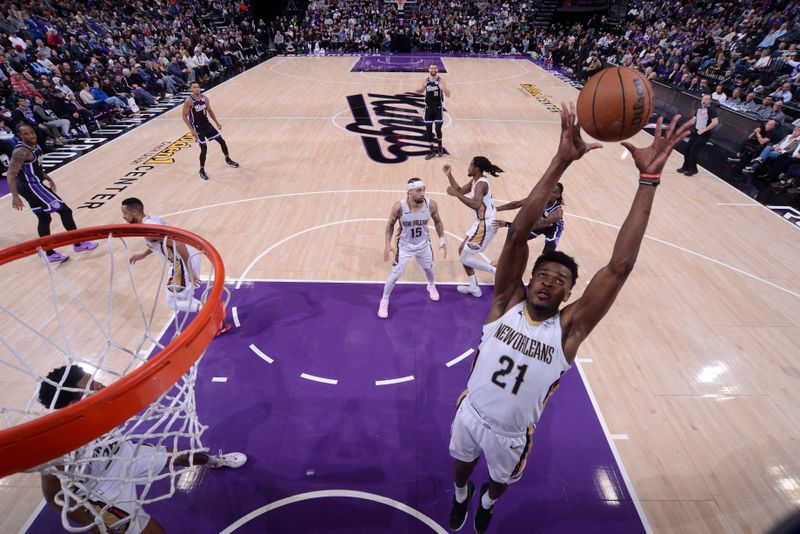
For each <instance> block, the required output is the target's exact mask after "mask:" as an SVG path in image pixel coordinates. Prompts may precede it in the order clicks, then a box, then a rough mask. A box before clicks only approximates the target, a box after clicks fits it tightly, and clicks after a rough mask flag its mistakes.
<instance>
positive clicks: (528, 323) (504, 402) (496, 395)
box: [467, 300, 570, 433]
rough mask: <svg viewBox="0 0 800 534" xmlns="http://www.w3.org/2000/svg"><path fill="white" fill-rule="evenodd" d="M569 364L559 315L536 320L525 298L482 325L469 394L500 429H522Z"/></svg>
mask: <svg viewBox="0 0 800 534" xmlns="http://www.w3.org/2000/svg"><path fill="white" fill-rule="evenodd" d="M569 367H570V365H569V363H567V359H566V357H565V356H564V349H563V348H562V346H561V321H560V317H559V314H558V313H557V314H555V315H554V316H553V317H550V318H549V319H547V320H546V321H544V322H542V323H537V322H535V321H533V320H532V319H531V318H530V316H529V315H528V310H527V307H526V301H525V300H523V301H522V302H520V303H519V304H517V305H516V306H513V307H512V308H511V309H509V310H508V311H507V312H506V313H505V314H504V315H503V316H502V317H500V318H499V319H497V320H496V321H494V322H491V323H489V324H486V325H484V326H483V337H481V342H480V345H479V346H478V356H477V358H476V360H475V363H474V365H473V369H472V374H470V377H469V382H468V383H467V389H468V394H467V398H468V400H469V402H470V403H471V404H472V406H473V407H474V408H475V410H476V411H477V412H478V413H479V414H480V415H481V417H482V418H483V419H484V420H486V421H487V422H489V423H490V424H493V425H496V426H497V428H498V429H500V430H503V431H505V432H514V433H516V432H525V431H526V429H527V428H528V427H529V426H531V425H536V423H537V422H538V421H539V417H541V415H542V410H544V405H545V403H546V402H547V399H548V398H549V397H550V395H552V394H553V393H555V391H556V389H558V384H559V380H560V378H561V375H562V374H563V373H564V372H565V371H566V370H567V369H569Z"/></svg>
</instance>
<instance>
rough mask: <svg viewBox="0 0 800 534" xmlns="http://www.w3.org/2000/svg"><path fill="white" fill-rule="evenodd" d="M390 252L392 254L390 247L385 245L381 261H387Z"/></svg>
mask: <svg viewBox="0 0 800 534" xmlns="http://www.w3.org/2000/svg"><path fill="white" fill-rule="evenodd" d="M391 254H392V249H390V248H389V247H385V248H384V249H383V261H384V262H387V261H389V257H390V256H391Z"/></svg>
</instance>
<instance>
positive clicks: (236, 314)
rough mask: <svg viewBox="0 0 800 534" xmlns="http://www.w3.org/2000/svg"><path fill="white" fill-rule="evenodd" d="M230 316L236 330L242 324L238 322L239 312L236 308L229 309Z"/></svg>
mask: <svg viewBox="0 0 800 534" xmlns="http://www.w3.org/2000/svg"><path fill="white" fill-rule="evenodd" d="M231 315H233V324H235V325H236V328H239V327H240V326H242V324H241V323H240V322H239V311H238V310H237V309H236V306H234V307H233V308H231Z"/></svg>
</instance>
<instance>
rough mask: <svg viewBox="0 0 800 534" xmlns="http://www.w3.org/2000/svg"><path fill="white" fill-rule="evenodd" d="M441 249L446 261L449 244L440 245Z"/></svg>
mask: <svg viewBox="0 0 800 534" xmlns="http://www.w3.org/2000/svg"><path fill="white" fill-rule="evenodd" d="M439 249H441V251H442V259H443V260H446V259H447V244H446V243H442V244H441V245H439Z"/></svg>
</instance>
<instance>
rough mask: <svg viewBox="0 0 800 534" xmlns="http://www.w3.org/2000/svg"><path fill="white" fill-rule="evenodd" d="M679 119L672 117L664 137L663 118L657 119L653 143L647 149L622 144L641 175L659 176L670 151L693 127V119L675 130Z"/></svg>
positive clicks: (678, 116) (678, 117) (676, 116)
mask: <svg viewBox="0 0 800 534" xmlns="http://www.w3.org/2000/svg"><path fill="white" fill-rule="evenodd" d="M680 118H681V116H680V115H675V116H674V117H672V120H671V121H670V122H669V128H667V133H666V135H665V134H664V133H663V130H662V129H661V125H662V124H663V122H664V117H659V118H658V121H657V122H656V131H655V132H654V133H653V143H652V144H651V145H650V146H648V147H645V148H637V147H635V146H633V145H632V144H630V143H627V142H624V143H622V146H624V147H625V148H626V149H628V152H630V153H631V155H633V162H634V163H636V168H637V169H639V172H640V173H641V174H661V170H662V169H663V168H664V164H665V163H666V162H667V158H668V157H669V154H670V152H672V149H673V148H674V147H675V145H677V144H678V143H680V141H681V140H682V139H683V138H684V137H686V136H688V135H689V131H690V130H691V129H692V128H693V127H694V117H693V118H692V120H690V121H686V122H685V123H683V124H682V125H681V126H680V127H679V128H677V129H676V126H678V121H679V120H680Z"/></svg>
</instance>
